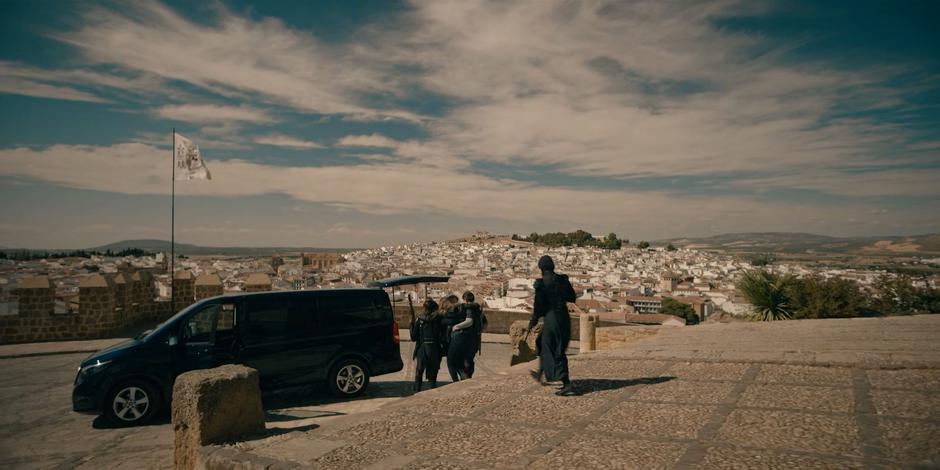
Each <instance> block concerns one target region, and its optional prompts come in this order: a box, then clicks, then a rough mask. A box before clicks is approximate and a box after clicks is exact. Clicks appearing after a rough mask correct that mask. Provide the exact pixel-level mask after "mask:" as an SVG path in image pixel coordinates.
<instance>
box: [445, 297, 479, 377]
mask: <svg viewBox="0 0 940 470" xmlns="http://www.w3.org/2000/svg"><path fill="white" fill-rule="evenodd" d="M441 314H442V315H443V317H442V319H441V323H442V324H443V326H444V335H445V337H446V338H447V344H446V347H445V350H446V351H447V371H448V372H449V373H450V380H451V381H453V382H458V381H460V380H463V379H466V378H468V376H467V366H466V363H467V360H466V358H467V356H468V355H470V354H472V352H471V350H472V348H473V343H472V342H471V338H470V335H469V334H466V333H464V332H462V331H461V330H462V329H463V325H464V324H465V322H466V320H467V312H466V311H465V310H464V309H463V308H462V307H461V305H460V299H459V298H458V297H457V296H456V295H448V296H447V297H445V298H444V299H443V300H441ZM457 325H461V326H460V327H458V326H457Z"/></svg>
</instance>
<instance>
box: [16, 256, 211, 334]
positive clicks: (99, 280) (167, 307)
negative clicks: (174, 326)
mask: <svg viewBox="0 0 940 470" xmlns="http://www.w3.org/2000/svg"><path fill="white" fill-rule="evenodd" d="M192 281H193V280H192V277H191V276H190V277H189V281H188V285H189V287H188V290H189V292H190V295H192V292H193V288H192V287H193V282H192ZM179 285H180V286H181V289H186V281H185V280H182V283H180V284H179ZM15 294H16V296H17V298H18V299H19V313H18V314H17V315H9V316H0V344H12V343H29V342H37V341H61V340H80V339H95V338H106V337H112V336H113V335H115V334H117V333H119V332H121V331H123V330H124V329H125V328H128V327H131V326H134V325H136V324H138V323H140V322H143V321H148V322H152V321H163V320H165V319H167V318H169V317H170V316H172V315H173V313H174V312H175V310H174V309H173V306H171V304H170V302H167V301H158V300H156V298H155V297H156V287H155V286H154V279H153V274H152V273H150V272H148V271H140V272H132V271H124V272H121V273H118V274H115V275H102V274H92V275H89V276H87V277H85V278H83V279H82V280H81V281H80V282H79V288H78V304H79V308H78V312H77V313H74V312H73V313H66V314H56V313H55V286H54V285H53V284H52V283H51V282H50V281H49V278H48V277H46V276H37V277H33V278H29V279H26V280H24V281H23V282H22V283H21V284H20V285H19V286H18V287H17V289H16V291H15ZM191 303H193V297H189V299H188V300H185V297H184V301H180V302H177V306H178V307H180V308H185V307H186V306H189V305H190V304H191ZM184 304H185V305H184Z"/></svg>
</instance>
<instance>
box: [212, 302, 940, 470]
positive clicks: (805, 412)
mask: <svg viewBox="0 0 940 470" xmlns="http://www.w3.org/2000/svg"><path fill="white" fill-rule="evenodd" d="M938 337H940V316H934V317H928V316H918V317H906V318H900V319H889V320H881V319H877V320H835V321H833V320H826V321H800V322H796V321H794V322H780V323H778V324H766V323H764V324H746V325H743V326H736V325H706V328H699V329H696V328H693V327H689V328H677V329H675V330H671V331H669V332H665V331H664V332H663V333H661V336H658V337H653V338H650V339H645V340H642V341H640V342H638V343H636V344H634V345H632V346H630V347H627V348H624V349H621V350H615V351H608V352H601V353H592V354H585V355H581V356H578V357H574V358H572V359H571V371H572V374H573V376H574V378H575V385H576V386H577V387H578V388H579V389H580V390H581V391H583V392H584V394H583V395H582V396H580V397H556V396H555V395H553V393H552V392H553V391H554V389H553V388H552V387H550V386H548V387H545V386H541V385H539V384H536V383H534V382H532V380H531V379H530V378H529V377H528V376H527V374H526V368H527V367H530V366H531V365H528V364H523V365H520V366H517V367H514V368H512V369H509V370H507V371H505V372H503V373H496V374H492V375H490V376H488V377H483V378H480V379H474V380H471V381H467V382H461V383H459V384H455V385H453V386H448V387H444V388H441V389H438V390H434V391H429V392H422V393H420V394H418V395H416V396H413V397H410V398H408V399H404V400H399V401H396V402H394V403H390V404H388V405H386V406H384V407H382V408H381V409H380V410H378V411H377V412H374V413H369V414H359V415H356V416H350V417H343V418H340V419H336V420H334V421H332V422H329V423H326V424H324V425H322V426H321V427H318V428H316V429H312V430H298V431H295V432H288V433H279V434H276V435H273V436H269V437H265V438H260V439H256V440H252V441H247V442H243V443H239V444H236V445H234V446H225V447H212V448H207V449H204V450H203V456H204V458H206V460H207V462H208V463H209V464H211V465H218V466H217V467H214V468H231V467H233V466H234V465H236V464H237V465H240V468H266V467H267V466H271V465H278V467H277V468H292V467H300V468H318V469H331V468H408V469H412V468H439V469H471V468H532V469H542V468H579V469H591V468H598V469H601V468H602V469H610V468H638V469H639V468H642V469H648V468H683V469H685V468H706V469H725V468H727V469H750V468H821V469H828V468H910V467H924V468H936V467H937V466H940V446H937V445H936V442H938V440H940V413H938V412H940V387H938V385H940V369H938V367H937V362H936V361H935V358H936V357H937V352H938V348H940V342H938V341H936V338H938ZM755 338H756V339H755ZM931 338H932V341H929V339H931ZM696 342H698V343H696ZM697 344H701V345H705V346H704V347H696V346H697ZM664 345H665V346H664ZM670 347H671V348H673V350H674V353H672V354H670V353H668V351H667V350H668V349H669V348H670ZM749 350H751V351H754V352H755V354H754V356H753V358H752V357H749V356H748V355H747V352H748V351H749ZM648 352H655V354H656V356H657V357H655V358H651V357H649V356H650V354H647V353H648ZM794 352H796V353H798V354H799V355H798V356H797V357H794V355H793V354H792V353H794ZM726 353H727V354H726ZM803 353H808V354H803ZM820 357H821V358H823V359H825V360H819V359H818V358H820ZM889 364H894V366H893V367H888V366H887V365H889ZM898 364H903V365H904V366H906V367H907V368H896V367H897V365H898Z"/></svg>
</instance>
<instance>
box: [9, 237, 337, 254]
mask: <svg viewBox="0 0 940 470" xmlns="http://www.w3.org/2000/svg"><path fill="white" fill-rule="evenodd" d="M128 248H140V249H141V250H144V251H149V252H152V253H158V252H169V251H170V242H169V241H167V240H121V241H119V242H114V243H109V244H107V245H101V246H95V247H91V248H86V249H85V250H86V251H100V252H105V251H108V250H111V251H112V252H119V251H121V250H125V249H128ZM3 251H7V252H23V251H29V252H50V253H58V252H69V251H75V250H70V249H40V250H23V249H13V248H3ZM309 251H327V252H336V253H345V252H348V251H353V249H352V248H315V247H230V246H223V247H212V246H199V245H190V244H187V243H177V244H176V253H177V254H181V255H187V256H193V255H230V256H270V255H273V254H275V253H300V252H309Z"/></svg>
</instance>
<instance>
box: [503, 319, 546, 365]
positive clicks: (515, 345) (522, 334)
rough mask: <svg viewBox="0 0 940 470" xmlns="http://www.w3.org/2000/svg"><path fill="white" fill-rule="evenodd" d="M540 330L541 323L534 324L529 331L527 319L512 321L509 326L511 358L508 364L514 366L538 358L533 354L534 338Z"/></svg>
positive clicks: (534, 347)
mask: <svg viewBox="0 0 940 470" xmlns="http://www.w3.org/2000/svg"><path fill="white" fill-rule="evenodd" d="M541 332H542V324H541V323H538V324H536V325H535V327H534V328H532V330H531V331H530V330H529V322H528V321H525V320H520V321H514V322H512V325H510V326H509V344H510V347H511V348H512V358H511V359H510V361H509V365H512V366H514V365H516V364H521V363H523V362H529V361H531V360H533V359H537V358H538V356H537V355H536V354H535V349H536V346H535V340H536V339H537V338H538V336H539V333H541Z"/></svg>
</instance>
